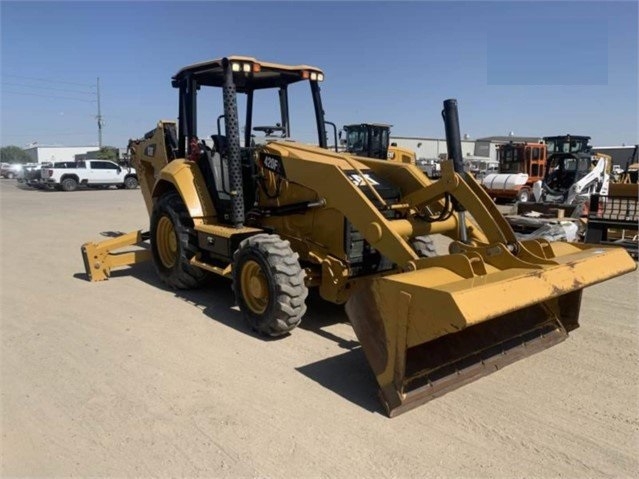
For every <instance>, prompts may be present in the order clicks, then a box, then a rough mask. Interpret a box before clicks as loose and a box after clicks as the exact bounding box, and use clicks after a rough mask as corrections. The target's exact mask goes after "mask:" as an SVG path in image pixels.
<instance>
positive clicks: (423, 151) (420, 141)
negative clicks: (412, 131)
mask: <svg viewBox="0 0 639 479" xmlns="http://www.w3.org/2000/svg"><path fill="white" fill-rule="evenodd" d="M390 142H391V143H396V144H397V146H401V147H402V148H408V149H409V150H413V151H414V152H415V154H416V155H417V158H425V159H434V158H441V157H443V156H445V155H446V154H447V151H448V150H447V149H446V140H444V139H440V138H417V137H410V136H391V138H390ZM461 143H462V154H463V155H464V156H468V155H472V154H473V153H474V152H475V142H474V141H472V140H462V142H461Z"/></svg>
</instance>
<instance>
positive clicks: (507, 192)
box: [481, 142, 546, 203]
mask: <svg viewBox="0 0 639 479" xmlns="http://www.w3.org/2000/svg"><path fill="white" fill-rule="evenodd" d="M497 160H498V162H499V173H492V174H488V175H486V176H485V177H484V178H483V179H482V180H481V185H482V186H483V187H484V188H486V191H487V192H488V195H489V196H490V197H491V198H493V199H495V200H516V201H520V202H524V203H525V202H527V201H530V200H531V199H532V198H533V195H532V187H533V185H534V184H535V182H537V181H540V180H542V179H543V178H544V173H545V171H546V145H544V144H543V143H512V142H511V143H505V144H503V145H499V147H498V149H497Z"/></svg>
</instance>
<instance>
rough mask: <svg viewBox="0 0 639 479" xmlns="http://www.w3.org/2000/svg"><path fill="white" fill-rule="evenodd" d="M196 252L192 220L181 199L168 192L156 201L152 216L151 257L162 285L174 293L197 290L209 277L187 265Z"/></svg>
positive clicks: (175, 193) (202, 271)
mask: <svg viewBox="0 0 639 479" xmlns="http://www.w3.org/2000/svg"><path fill="white" fill-rule="evenodd" d="M196 252H197V236H196V233H195V231H194V229H193V220H192V219H191V217H190V216H189V212H188V210H187V209H186V206H184V202H183V201H182V198H181V197H180V195H179V194H178V193H177V192H175V191H171V192H169V193H167V194H165V195H164V196H162V197H161V198H160V199H159V200H158V201H157V203H156V204H155V206H154V208H153V213H152V214H151V253H152V255H153V264H154V265H155V270H156V271H157V273H158V276H159V277H160V279H161V280H162V282H164V283H165V284H166V285H168V286H169V287H171V288H173V289H193V288H197V287H198V286H200V285H201V284H202V283H203V282H204V281H205V280H206V279H207V278H208V273H207V272H206V271H204V270H203V269H200V268H198V267H197V266H193V265H192V264H191V263H190V259H191V258H192V257H193V256H195V254H196Z"/></svg>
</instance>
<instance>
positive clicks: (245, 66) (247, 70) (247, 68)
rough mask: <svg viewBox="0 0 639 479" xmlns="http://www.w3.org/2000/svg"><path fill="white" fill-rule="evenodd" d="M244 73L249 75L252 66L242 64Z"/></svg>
mask: <svg viewBox="0 0 639 479" xmlns="http://www.w3.org/2000/svg"><path fill="white" fill-rule="evenodd" d="M242 71H243V72H244V73H249V72H250V71H251V64H250V63H243V64H242Z"/></svg>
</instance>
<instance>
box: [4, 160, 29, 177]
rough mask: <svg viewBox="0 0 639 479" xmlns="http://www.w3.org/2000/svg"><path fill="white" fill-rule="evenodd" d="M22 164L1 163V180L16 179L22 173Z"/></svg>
mask: <svg viewBox="0 0 639 479" xmlns="http://www.w3.org/2000/svg"><path fill="white" fill-rule="evenodd" d="M23 166H24V165H23V164H22V163H2V167H1V168H0V176H1V177H2V178H9V179H10V180H12V179H14V178H17V177H18V176H19V175H20V173H22V168H23Z"/></svg>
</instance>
